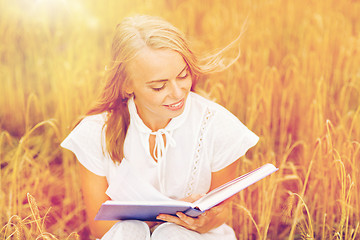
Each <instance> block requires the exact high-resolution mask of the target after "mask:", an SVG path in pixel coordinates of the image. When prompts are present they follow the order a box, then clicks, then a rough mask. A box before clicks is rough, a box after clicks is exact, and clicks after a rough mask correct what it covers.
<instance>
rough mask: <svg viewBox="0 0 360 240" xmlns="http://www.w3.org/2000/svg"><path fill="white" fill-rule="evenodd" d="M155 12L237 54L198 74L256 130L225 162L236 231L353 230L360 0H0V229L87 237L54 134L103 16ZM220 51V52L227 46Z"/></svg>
mask: <svg viewBox="0 0 360 240" xmlns="http://www.w3.org/2000/svg"><path fill="white" fill-rule="evenodd" d="M133 14H150V15H157V16H161V17H163V18H165V19H167V20H168V21H170V22H171V23H173V24H174V25H175V26H177V27H178V28H179V29H181V30H182V31H183V32H184V33H185V34H186V35H187V36H188V37H189V39H190V41H191V43H192V45H193V48H194V49H196V52H199V53H203V54H207V53H211V52H214V51H216V50H218V49H220V48H222V47H224V46H226V45H227V44H228V43H230V42H231V41H232V40H233V39H235V38H236V37H237V36H238V34H239V33H240V31H241V30H242V27H243V26H244V23H245V28H246V30H245V32H244V34H243V36H242V40H241V56H240V59H239V60H238V61H237V62H236V63H235V64H234V65H233V66H232V67H231V68H230V69H228V70H227V71H226V72H223V73H218V74H216V75H213V76H210V77H209V78H208V79H206V80H205V81H204V82H202V83H201V84H200V88H201V89H203V90H205V92H207V93H209V95H210V96H211V98H212V99H214V100H215V101H217V102H218V103H220V104H222V105H223V106H225V107H226V108H228V109H229V110H230V111H232V112H233V113H234V114H235V115H236V116H237V117H238V118H239V119H240V120H241V121H242V122H244V123H245V124H246V125H247V126H248V127H249V128H250V129H251V130H253V131H254V132H255V133H256V134H257V135H259V136H260V141H259V143H258V144H257V146H255V147H254V148H253V149H251V151H249V152H248V154H247V155H246V157H244V158H243V162H242V164H241V165H240V166H239V169H238V171H239V174H242V173H245V172H247V171H249V170H252V169H254V168H256V167H258V166H260V165H262V164H264V163H266V162H270V163H273V164H275V165H276V166H277V167H278V168H279V169H280V170H279V171H278V172H277V173H276V174H273V175H272V176H270V177H268V178H267V179H266V180H263V181H260V182H259V183H257V184H255V185H254V186H252V187H250V188H248V189H246V190H244V191H242V192H241V193H239V194H238V195H237V197H236V199H235V202H234V203H233V212H232V216H230V217H229V220H228V223H229V224H230V225H232V226H233V228H234V229H235V230H236V234H237V237H238V239H240V240H242V239H360V226H359V225H360V185H359V184H360V172H359V166H360V165H359V164H360V125H359V124H360V116H359V115H360V1H357V0H352V1H351V0H342V1H335V0H318V1H309V0H304V1H299V0H288V1H286V0H268V1H266V0H253V1H251V0H244V1H239V0H228V1H220V0H207V1H205V2H202V1H196V0H157V1H155V0H132V1H129V0H109V1H94V0H88V1H85V0H72V1H70V0H12V1H10V0H9V1H7V0H0V81H1V82H0V83H1V89H0V118H1V119H0V127H1V129H0V130H1V133H0V161H1V163H0V168H1V172H0V173H1V175H0V181H1V192H0V221H1V222H0V229H1V232H0V239H4V240H5V239H79V238H81V239H91V238H92V237H91V235H90V233H89V229H88V226H87V223H86V220H85V216H84V208H83V205H82V197H81V193H80V189H79V184H78V176H77V174H76V159H75V158H74V156H73V155H72V154H71V153H70V152H67V151H65V150H62V149H61V148H60V147H59V143H60V142H61V141H62V139H64V137H65V136H66V135H67V134H68V133H69V131H70V130H71V126H72V124H73V123H74V121H76V120H77V118H78V117H79V116H80V115H81V114H83V113H84V112H85V111H86V109H87V106H89V104H90V103H91V101H92V100H93V99H94V96H96V93H97V89H98V88H99V86H100V84H101V79H102V76H103V74H104V68H105V65H106V64H107V62H108V60H109V55H110V52H109V51H110V44H111V39H112V34H113V30H114V28H115V26H116V24H117V23H118V22H119V21H121V19H122V18H124V17H126V16H130V15H133ZM230 55H231V54H230Z"/></svg>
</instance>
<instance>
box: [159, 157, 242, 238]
mask: <svg viewBox="0 0 360 240" xmlns="http://www.w3.org/2000/svg"><path fill="white" fill-rule="evenodd" d="M238 163H239V159H238V160H237V161H235V162H234V163H232V164H230V165H229V166H227V167H225V168H224V169H222V170H220V171H218V172H214V173H212V175H211V186H210V191H211V190H213V189H215V188H217V187H218V186H221V185H222V184H224V183H226V182H228V181H230V180H232V179H234V178H236V177H237V175H236V170H237V166H238ZM193 200H196V199H193ZM231 201H232V198H229V199H227V200H225V201H224V202H222V203H220V204H218V205H217V206H215V207H213V208H211V209H209V210H208V211H206V212H205V213H203V214H201V215H200V216H198V217H197V218H192V217H189V216H187V215H185V214H184V213H181V212H179V213H177V216H178V217H175V216H171V215H165V214H160V215H159V216H158V219H161V220H163V221H167V222H172V223H176V224H178V225H181V226H183V227H185V228H188V229H191V230H194V231H197V232H199V233H206V232H208V231H210V230H211V229H213V228H216V227H219V226H220V225H222V224H224V223H225V221H226V220H227V219H228V216H229V213H230V211H231V210H230V203H231Z"/></svg>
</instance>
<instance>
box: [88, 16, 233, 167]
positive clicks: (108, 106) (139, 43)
mask: <svg viewBox="0 0 360 240" xmlns="http://www.w3.org/2000/svg"><path fill="white" fill-rule="evenodd" d="M239 38H240V36H239V37H238V38H237V39H236V40H235V41H233V42H232V43H230V44H229V45H228V46H227V47H226V48H224V49H223V50H222V51H220V52H218V53H217V54H215V55H211V56H209V57H207V58H204V59H202V60H201V61H200V62H203V64H200V63H199V60H198V59H197V57H196V56H195V54H194V53H193V52H192V51H191V49H190V47H189V43H188V42H187V40H186V39H185V37H184V35H183V34H182V33H181V32H180V31H179V30H178V29H177V28H175V27H174V26H173V25H171V24H170V23H169V22H167V21H165V20H163V19H161V18H159V17H153V16H145V15H138V16H134V17H128V18H125V19H124V20H123V21H122V22H121V23H120V24H118V25H117V27H116V29H115V35H114V38H113V42H112V48H111V57H112V59H111V63H110V64H109V66H108V67H107V68H106V73H105V84H104V87H103V89H102V91H101V94H100V96H99V97H98V99H97V100H96V102H95V105H94V106H93V107H92V108H91V109H90V110H89V111H88V112H87V114H86V115H94V114H99V113H104V112H107V113H108V114H107V120H106V122H105V125H104V128H105V139H106V151H107V152H108V153H109V155H110V157H111V159H112V160H113V161H114V162H115V163H116V162H118V163H120V162H121V160H122V159H123V157H124V141H125V137H126V133H127V130H128V127H129V123H130V116H129V112H128V109H127V100H128V99H129V97H130V96H129V95H128V94H127V93H126V91H125V88H124V86H125V85H126V84H127V82H128V81H129V79H128V78H129V77H128V74H127V72H126V66H127V63H128V62H129V61H131V60H132V59H133V58H135V57H136V55H137V54H138V53H139V51H140V50H141V49H142V48H144V47H145V46H147V47H150V48H153V49H171V50H174V51H176V52H178V53H179V54H180V55H181V56H182V57H183V59H184V61H185V62H186V64H187V65H188V67H189V70H190V74H191V76H192V80H193V84H192V88H191V90H192V91H194V88H195V86H196V83H197V82H198V79H199V78H200V77H202V76H203V75H205V74H209V73H213V72H219V71H222V70H224V69H226V68H228V67H229V66H230V65H231V64H232V63H233V62H235V61H236V60H237V59H238V57H239V55H238V56H237V57H235V58H234V59H232V61H231V62H230V63H228V64H224V61H223V58H222V54H223V52H224V51H226V50H227V49H230V48H233V46H234V45H236V43H237V42H238V40H239Z"/></svg>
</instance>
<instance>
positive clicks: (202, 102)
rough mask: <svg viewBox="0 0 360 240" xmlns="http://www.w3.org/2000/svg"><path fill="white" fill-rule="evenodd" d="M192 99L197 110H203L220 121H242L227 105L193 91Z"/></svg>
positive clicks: (202, 111)
mask: <svg viewBox="0 0 360 240" xmlns="http://www.w3.org/2000/svg"><path fill="white" fill-rule="evenodd" d="M191 101H192V106H193V108H194V109H195V111H198V112H201V113H203V114H206V113H207V114H209V115H211V116H212V118H214V119H218V121H225V122H227V121H230V123H231V122H233V123H239V122H240V120H239V119H238V118H237V117H236V116H235V115H234V114H232V113H231V112H230V111H229V110H227V109H226V108H225V107H223V106H221V105H220V104H218V103H216V102H214V101H211V100H209V99H206V98H205V97H202V96H200V95H199V94H197V93H194V92H191Z"/></svg>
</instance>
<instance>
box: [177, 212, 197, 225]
mask: <svg viewBox="0 0 360 240" xmlns="http://www.w3.org/2000/svg"><path fill="white" fill-rule="evenodd" d="M176 216H178V217H179V218H180V220H182V221H183V222H185V223H186V224H188V225H194V223H195V219H194V218H192V217H189V216H187V215H186V214H184V213H182V212H177V213H176Z"/></svg>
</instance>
